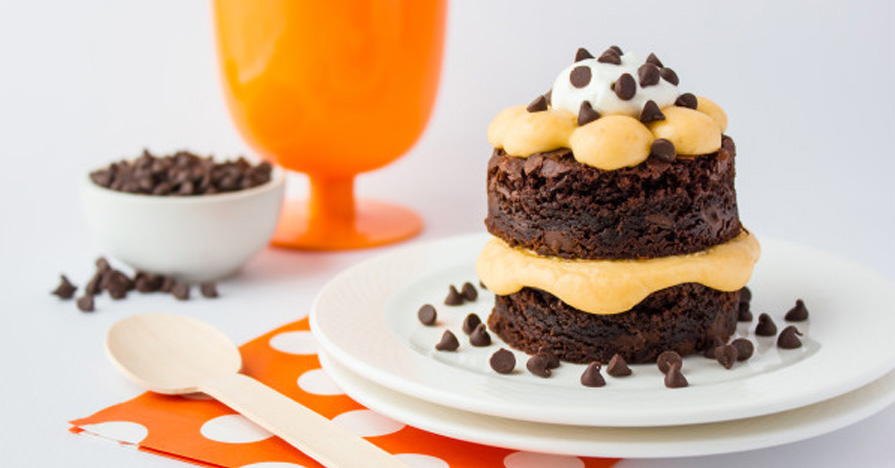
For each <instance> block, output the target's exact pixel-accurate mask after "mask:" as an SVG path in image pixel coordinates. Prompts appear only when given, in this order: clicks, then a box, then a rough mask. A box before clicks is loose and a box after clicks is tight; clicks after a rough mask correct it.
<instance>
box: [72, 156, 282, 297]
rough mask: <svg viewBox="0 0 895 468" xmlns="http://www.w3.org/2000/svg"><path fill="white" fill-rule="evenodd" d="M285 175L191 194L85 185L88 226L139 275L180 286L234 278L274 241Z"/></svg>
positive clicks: (275, 172)
mask: <svg viewBox="0 0 895 468" xmlns="http://www.w3.org/2000/svg"><path fill="white" fill-rule="evenodd" d="M284 187H285V176H284V175H283V171H282V170H280V169H278V168H274V170H273V173H272V174H271V180H270V182H268V183H266V184H264V185H261V186H258V187H254V188H250V189H247V190H240V191H237V192H228V193H220V194H213V195H194V196H186V197H177V196H152V195H135V194H130V193H125V192H119V191H115V190H111V189H107V188H105V187H102V186H99V185H97V184H95V183H94V182H93V181H91V180H90V176H89V174H88V175H86V176H85V177H84V178H83V179H82V180H81V187H80V191H81V202H82V205H83V208H84V212H85V214H86V216H87V222H88V224H89V225H90V229H91V230H92V231H93V234H94V235H95V236H96V238H97V240H98V241H99V243H100V246H101V247H102V248H103V249H104V250H105V251H106V253H108V254H110V255H112V256H114V257H115V258H117V259H118V260H121V261H122V262H124V263H126V264H128V265H129V266H131V267H133V268H134V269H135V270H139V271H145V272H149V273H156V274H163V275H168V276H173V277H175V278H177V279H179V280H182V281H189V282H202V281H211V280H217V279H220V278H223V277H226V276H229V275H232V274H234V273H236V272H237V271H238V270H239V268H240V267H241V266H242V265H243V264H244V263H245V262H247V261H248V260H249V259H250V258H252V256H254V255H255V254H257V253H258V252H259V251H260V250H261V249H263V248H264V246H265V245H267V243H268V242H269V241H270V238H271V236H273V232H274V229H275V228H276V224H277V218H279V215H280V207H281V206H282V202H283V191H284Z"/></svg>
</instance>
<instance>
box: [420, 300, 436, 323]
mask: <svg viewBox="0 0 895 468" xmlns="http://www.w3.org/2000/svg"><path fill="white" fill-rule="evenodd" d="M437 316H438V313H437V312H435V307H432V304H425V305H423V306H422V307H420V310H418V311H417V312H416V318H418V319H419V320H420V323H422V324H423V325H435V318H436V317H437Z"/></svg>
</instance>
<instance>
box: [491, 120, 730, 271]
mask: <svg viewBox="0 0 895 468" xmlns="http://www.w3.org/2000/svg"><path fill="white" fill-rule="evenodd" d="M735 156H736V148H735V146H734V143H733V140H732V139H730V138H729V137H727V136H725V137H724V138H723V141H722V146H721V150H720V151H718V152H716V153H712V154H707V155H701V156H697V157H693V158H680V157H679V158H677V159H675V160H674V161H672V162H671V163H665V162H662V161H659V160H656V159H654V158H650V159H649V160H647V161H646V162H644V163H642V164H639V165H637V166H635V167H627V168H622V169H617V170H613V171H604V170H601V169H597V168H595V167H591V166H587V165H584V164H581V163H579V162H577V161H576V160H575V159H574V157H573V155H572V152H571V150H569V149H566V148H563V149H558V150H555V151H550V152H546V153H536V154H533V155H531V156H529V157H527V158H518V157H513V156H509V155H507V154H506V153H505V152H504V151H503V150H501V149H497V150H495V151H494V154H493V155H492V156H491V159H490V160H489V161H488V216H487V217H486V218H485V225H486V227H487V228H488V231H489V232H490V233H491V234H493V235H495V236H497V237H499V238H501V239H503V240H504V241H506V242H507V243H508V244H510V245H511V246H514V247H522V248H526V249H530V250H533V251H535V252H537V253H538V254H540V255H547V256H556V257H562V258H579V259H633V258H653V257H665V256H669V255H679V254H687V253H693V252H698V251H701V250H705V249H707V248H709V247H711V246H713V245H717V244H720V243H724V242H727V241H729V240H731V239H733V238H734V237H736V236H737V234H739V233H740V231H741V229H742V226H741V225H740V220H739V214H738V212H737V203H736V190H735V189H734V176H735V170H734V159H735Z"/></svg>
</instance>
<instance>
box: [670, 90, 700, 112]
mask: <svg viewBox="0 0 895 468" xmlns="http://www.w3.org/2000/svg"><path fill="white" fill-rule="evenodd" d="M698 104H699V102H698V101H697V99H696V96H694V95H693V94H692V93H684V94H681V95H680V96H678V97H677V99H676V100H675V101H674V105H676V106H678V107H686V108H688V109H696V106H697V105H698Z"/></svg>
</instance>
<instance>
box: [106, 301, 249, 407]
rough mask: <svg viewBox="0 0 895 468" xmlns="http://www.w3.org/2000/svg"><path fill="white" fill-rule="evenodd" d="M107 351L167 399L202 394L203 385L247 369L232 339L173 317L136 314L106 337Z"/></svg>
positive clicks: (196, 322) (121, 367)
mask: <svg viewBox="0 0 895 468" xmlns="http://www.w3.org/2000/svg"><path fill="white" fill-rule="evenodd" d="M106 352H107V353H108V355H109V358H110V359H111V360H112V362H113V363H115V365H116V366H117V367H118V369H119V370H121V372H123V373H124V374H125V375H126V376H128V377H129V378H130V379H131V380H133V381H134V382H136V383H137V384H139V385H140V386H141V387H144V388H146V389H148V390H152V391H153V392H156V393H163V394H166V395H179V394H184V393H195V392H198V391H200V390H199V386H200V385H201V384H202V383H203V382H208V381H210V380H214V379H217V378H220V377H224V376H227V375H230V374H235V373H237V372H239V370H240V368H242V357H241V356H240V355H239V349H238V348H237V347H236V345H234V344H233V342H232V341H231V340H230V338H229V337H227V335H225V334H224V333H222V332H221V331H220V330H218V329H217V328H214V327H213V326H211V325H209V324H207V323H205V322H202V321H199V320H196V319H193V318H189V317H181V316H178V315H173V314H149V315H135V316H132V317H128V318H126V319H124V320H121V321H119V322H117V323H115V324H114V325H112V327H111V328H110V329H109V332H108V334H107V335H106Z"/></svg>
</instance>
